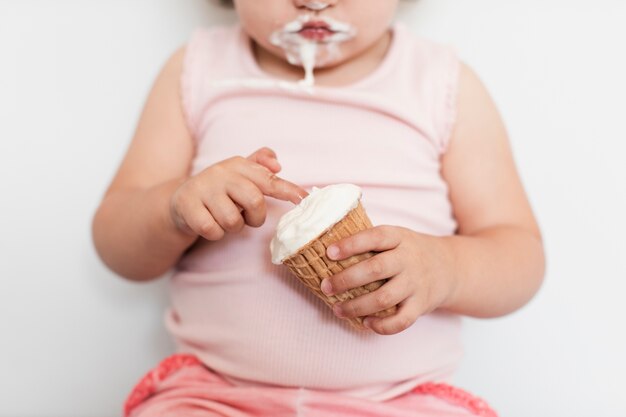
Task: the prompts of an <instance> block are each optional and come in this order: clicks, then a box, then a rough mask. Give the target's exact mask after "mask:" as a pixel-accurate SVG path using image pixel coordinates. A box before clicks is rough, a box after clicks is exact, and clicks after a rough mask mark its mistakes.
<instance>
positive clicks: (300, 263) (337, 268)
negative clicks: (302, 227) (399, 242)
mask: <svg viewBox="0 0 626 417" xmlns="http://www.w3.org/2000/svg"><path fill="white" fill-rule="evenodd" d="M371 227H372V223H371V222H370V219H369V217H367V213H365V210H364V209H363V206H362V205H361V203H360V202H359V205H358V206H357V207H356V208H354V209H353V210H351V211H350V212H349V213H348V214H346V216H345V217H344V218H343V219H342V220H340V221H339V222H338V223H336V224H335V225H334V226H332V227H331V228H330V229H328V230H327V231H325V232H324V233H323V234H322V235H320V236H319V237H317V238H316V239H314V240H312V241H311V242H309V243H308V244H307V245H306V246H304V247H302V248H301V249H300V250H299V251H298V253H296V254H295V255H293V256H291V257H289V258H287V259H285V260H284V261H283V263H284V264H285V265H287V266H288V267H289V269H290V270H291V272H292V273H293V274H294V275H295V276H296V277H298V278H299V279H300V281H302V283H303V284H304V285H306V286H307V287H308V288H309V289H310V290H311V291H313V293H314V294H315V295H317V296H318V297H319V298H321V299H322V300H323V301H324V302H325V303H326V304H327V305H328V306H329V307H331V308H332V305H333V304H335V303H337V302H340V301H345V300H349V299H352V298H356V297H359V296H361V295H364V294H367V293H370V292H372V291H375V290H377V289H378V288H380V287H381V286H382V285H383V284H384V283H385V282H386V281H387V280H380V281H375V282H371V283H369V284H367V285H364V286H362V287H358V288H354V289H351V290H349V291H346V292H345V293H343V294H337V295H332V296H328V295H326V294H324V293H323V292H322V290H321V289H320V285H321V283H322V280H323V279H324V278H328V277H330V276H332V275H335V274H336V273H338V272H341V271H343V270H344V269H346V268H348V267H350V266H352V265H354V264H356V263H359V262H361V261H363V260H365V259H368V258H371V257H372V256H374V255H375V253H374V252H368V253H364V254H361V255H357V256H352V257H350V258H348V259H344V260H341V261H333V260H330V259H328V258H327V257H326V249H327V248H328V247H329V246H330V245H332V244H333V243H335V242H337V241H339V240H341V239H343V238H345V237H348V236H351V235H353V234H355V233H357V232H360V231H361V230H365V229H369V228H371ZM395 312H396V307H392V308H389V309H387V310H384V311H381V312H379V313H376V314H375V316H376V317H387V316H390V315H392V314H394V313H395ZM346 320H347V321H349V322H350V324H352V325H353V326H354V327H355V328H357V329H365V326H363V317H357V318H351V319H346Z"/></svg>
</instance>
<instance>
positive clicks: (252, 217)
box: [227, 180, 267, 227]
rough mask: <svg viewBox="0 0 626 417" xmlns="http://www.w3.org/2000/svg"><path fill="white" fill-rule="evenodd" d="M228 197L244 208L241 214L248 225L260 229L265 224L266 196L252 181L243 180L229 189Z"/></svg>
mask: <svg viewBox="0 0 626 417" xmlns="http://www.w3.org/2000/svg"><path fill="white" fill-rule="evenodd" d="M227 193H228V196H229V197H230V198H231V199H232V200H233V201H234V202H235V204H237V205H238V206H239V207H241V208H242V210H243V211H242V212H241V214H242V215H243V218H244V220H245V222H246V224H247V225H249V226H252V227H260V226H262V225H263V223H265V217H266V215H267V208H266V206H265V196H264V195H263V193H262V192H261V190H259V189H258V188H257V186H256V185H254V184H253V183H252V182H251V181H247V180H242V181H239V182H238V183H236V184H233V185H231V186H230V187H227Z"/></svg>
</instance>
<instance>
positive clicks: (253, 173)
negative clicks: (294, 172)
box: [241, 164, 309, 204]
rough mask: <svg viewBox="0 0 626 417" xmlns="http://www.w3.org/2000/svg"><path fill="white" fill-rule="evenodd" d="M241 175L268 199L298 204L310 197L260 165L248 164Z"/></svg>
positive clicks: (301, 189)
mask: <svg viewBox="0 0 626 417" xmlns="http://www.w3.org/2000/svg"><path fill="white" fill-rule="evenodd" d="M241 173H242V174H243V175H244V176H245V177H246V178H248V179H249V180H250V181H252V182H253V183H254V184H255V185H256V186H257V187H259V189H260V190H261V192H262V193H263V194H265V195H266V196H268V197H272V198H276V199H278V200H283V201H291V202H292V203H294V204H298V203H300V201H302V199H303V198H304V197H306V196H307V195H309V193H307V192H306V190H304V189H303V188H300V187H299V186H297V185H296V184H294V183H291V182H289V181H286V180H284V179H282V178H280V177H278V176H276V175H275V174H273V173H271V172H270V171H268V170H267V169H265V168H264V167H262V166H261V165H258V164H248V165H247V166H244V167H242V171H241Z"/></svg>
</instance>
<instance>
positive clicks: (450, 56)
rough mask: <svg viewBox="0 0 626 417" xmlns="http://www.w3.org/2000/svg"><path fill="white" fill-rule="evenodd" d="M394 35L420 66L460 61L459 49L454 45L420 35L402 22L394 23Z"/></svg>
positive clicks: (453, 63)
mask: <svg viewBox="0 0 626 417" xmlns="http://www.w3.org/2000/svg"><path fill="white" fill-rule="evenodd" d="M394 35H395V37H396V40H397V42H399V43H402V44H403V47H404V49H405V51H407V53H406V54H405V55H406V56H407V57H408V58H409V59H412V60H414V61H417V62H415V63H416V64H419V68H423V67H425V66H432V65H433V64H442V63H443V64H447V65H455V64H456V63H458V61H459V57H458V53H457V49H456V48H455V47H454V46H453V45H451V44H448V43H445V42H442V41H438V40H435V39H432V38H429V37H426V36H423V35H418V34H416V33H414V32H413V31H411V29H409V28H408V27H407V26H406V25H405V24H403V23H401V22H398V23H396V24H395V25H394Z"/></svg>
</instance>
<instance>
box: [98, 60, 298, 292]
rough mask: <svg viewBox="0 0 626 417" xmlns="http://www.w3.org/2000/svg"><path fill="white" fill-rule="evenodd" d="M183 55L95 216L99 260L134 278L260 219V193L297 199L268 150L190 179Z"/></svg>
mask: <svg viewBox="0 0 626 417" xmlns="http://www.w3.org/2000/svg"><path fill="white" fill-rule="evenodd" d="M183 58H184V50H183V49H181V50H179V51H178V52H176V53H175V54H174V55H173V56H172V57H171V58H170V60H169V61H168V63H167V64H166V65H165V67H164V68H163V70H162V71H161V73H160V74H159V76H158V78H157V80H156V82H155V84H154V87H153V89H152V91H151V93H150V95H149V97H148V100H147V102H146V105H145V108H144V111H143V114H142V115H141V118H140V120H139V124H138V127H137V131H136V133H135V136H134V138H133V140H132V142H131V144H130V147H129V149H128V151H127V153H126V156H125V158H124V160H123V162H122V164H121V166H120V168H119V170H118V172H117V174H116V175H115V178H114V179H113V181H112V183H111V185H110V187H109V189H108V191H107V192H106V195H105V196H104V198H103V200H102V203H101V204H100V207H99V208H98V210H97V212H96V214H95V216H94V219H93V240H94V243H95V246H96V250H97V251H98V253H99V255H100V257H101V258H102V260H103V261H104V262H105V263H106V264H107V265H108V266H109V268H111V269H112V270H113V271H115V272H116V273H118V274H120V275H122V276H124V277H126V278H129V279H133V280H149V279H153V278H156V277H158V276H160V275H162V274H163V273H165V272H166V271H167V270H168V269H170V268H171V267H172V266H173V265H174V264H175V263H176V262H177V261H178V259H179V258H180V256H181V255H182V254H183V252H184V251H185V250H186V249H187V248H188V247H189V246H191V245H192V244H193V243H194V242H195V241H196V240H197V239H198V238H205V239H209V240H219V239H221V238H222V237H223V236H224V234H225V233H236V232H238V231H240V230H241V229H242V227H244V225H250V226H255V227H258V226H260V225H261V224H263V222H264V221H265V199H264V197H265V196H271V197H274V198H279V199H282V200H287V201H292V202H298V201H299V200H300V198H301V197H302V196H304V195H306V192H305V191H304V190H302V189H300V188H299V187H297V186H295V185H293V184H291V183H289V182H287V181H284V180H282V179H280V178H278V177H276V175H275V174H276V173H277V172H279V171H280V165H279V164H278V161H277V160H276V155H275V154H274V153H273V152H272V151H271V150H270V149H267V148H263V149H260V150H258V151H256V152H254V153H253V154H252V155H250V156H249V157H247V158H244V157H241V156H233V158H230V159H228V160H225V161H221V162H220V163H217V164H215V165H213V166H211V167H207V169H205V170H204V171H203V172H201V173H199V174H197V175H195V176H193V177H192V176H190V174H189V171H190V165H191V161H192V158H193V156H194V152H195V146H194V141H193V139H192V137H191V134H190V132H189V131H188V129H187V127H186V123H185V118H184V115H183V109H182V105H181V99H180V93H181V92H180V87H179V85H180V83H179V80H180V76H181V72H182V66H183Z"/></svg>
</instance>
